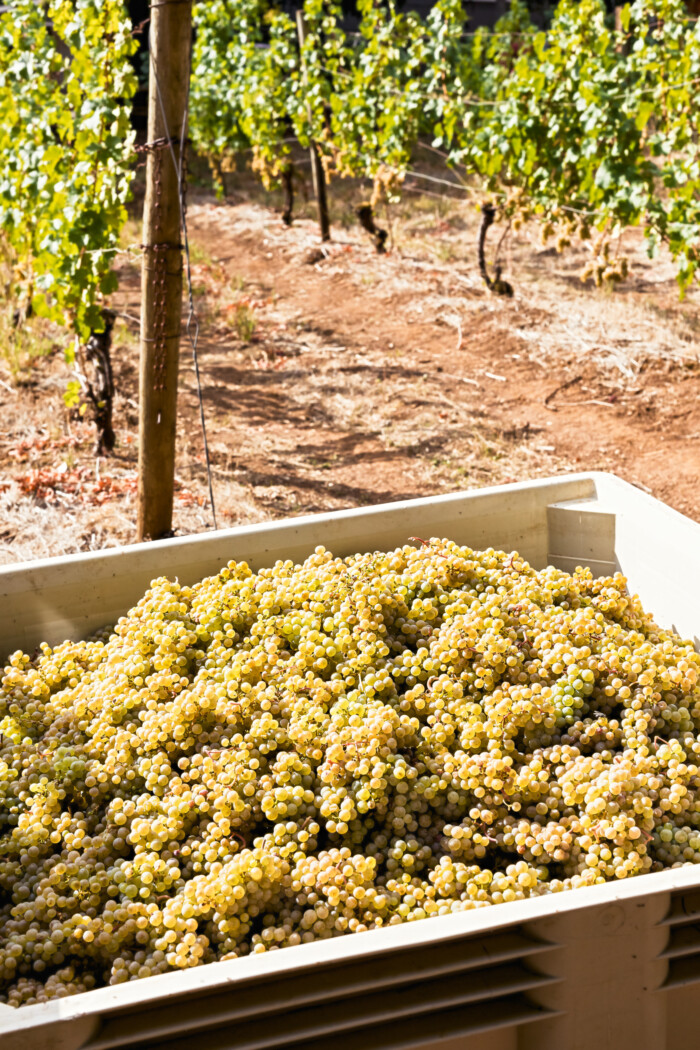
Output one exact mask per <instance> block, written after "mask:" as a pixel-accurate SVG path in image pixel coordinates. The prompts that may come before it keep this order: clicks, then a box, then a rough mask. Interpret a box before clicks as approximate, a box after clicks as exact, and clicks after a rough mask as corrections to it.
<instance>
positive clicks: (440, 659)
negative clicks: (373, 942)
mask: <svg viewBox="0 0 700 1050" xmlns="http://www.w3.org/2000/svg"><path fill="white" fill-rule="evenodd" d="M415 543H417V544H419V546H417V547H416V546H411V545H406V546H404V547H401V548H399V549H397V550H394V551H391V552H389V553H372V554H361V555H357V556H353V557H349V558H345V559H340V558H334V557H333V556H332V555H331V554H330V553H329V552H327V551H326V550H324V549H323V548H317V550H316V551H315V553H314V554H313V555H311V557H309V558H308V559H307V560H306V561H305V562H304V563H303V564H301V565H295V564H293V563H292V562H291V561H285V562H282V561H280V562H277V563H276V564H275V565H274V566H273V567H272V568H268V569H263V570H261V571H260V572H257V573H254V572H252V571H251V569H250V568H249V567H248V565H246V564H245V563H244V562H240V563H235V562H232V563H230V564H229V565H228V566H227V567H226V568H224V569H223V570H222V571H221V572H220V573H219V574H218V575H216V576H212V577H210V578H208V579H205V580H203V581H202V582H200V583H198V584H196V585H195V586H192V587H184V586H181V585H180V584H178V583H177V582H172V581H170V580H167V579H158V580H155V581H154V582H153V583H152V584H151V586H150V589H149V590H148V592H147V593H146V594H145V596H144V597H143V598H142V599H141V601H140V602H139V603H138V605H136V607H135V608H134V609H132V610H131V611H130V612H129V613H128V614H127V615H126V616H124V617H123V618H122V619H121V620H120V621H119V622H118V623H117V625H116V627H115V628H114V629H113V630H110V631H104V632H102V633H101V634H100V635H99V636H97V637H95V638H93V639H91V640H89V641H83V642H66V643H64V644H62V645H59V646H57V647H56V648H54V649H51V648H49V646H48V645H42V646H41V647H40V648H39V650H37V652H36V653H35V654H34V655H33V656H29V655H26V654H24V653H21V652H18V653H15V654H14V655H13V656H12V658H11V659H10V661H9V664H8V666H7V667H6V668H5V671H4V677H3V679H2V687H1V689H0V733H1V734H2V735H1V736H0V998H1V999H2V1001H3V1002H5V1003H9V1004H10V1005H12V1006H20V1005H22V1004H27V1003H36V1002H44V1001H46V1000H48V999H52V998H55V997H57V996H64V995H70V994H74V993H76V992H80V991H84V990H86V989H89V988H93V987H96V986H100V985H105V984H119V983H121V982H123V981H129V980H135V979H137V978H141V977H147V976H149V975H151V974H157V973H163V972H166V971H168V970H172V969H179V968H184V967H190V966H197V965H199V964H201V963H207V962H212V961H215V960H221V959H232V958H235V957H238V956H243V955H247V954H249V953H252V952H265V951H274V950H275V949H278V948H284V947H286V946H287V945H295V944H300V943H305V942H308V941H313V940H317V939H320V938H327V937H338V936H341V935H343V934H346V933H356V932H361V931H364V930H371V929H376V928H378V927H382V926H392V925H394V924H397V923H403V922H412V921H414V920H416V919H424V918H427V917H429V916H432V915H446V914H450V913H455V912H461V911H466V910H468V909H471V908H479V907H485V906H488V905H491V904H498V903H501V902H503V901H513V900H522V899H523V898H526V897H532V896H539V895H542V894H546V893H557V892H560V891H562V890H567V889H570V888H575V887H579V886H590V885H592V884H593V883H598V882H604V881H607V880H613V879H622V878H627V877H629V876H633V875H638V874H640V873H643V872H650V871H658V870H660V869H661V868H664V867H669V866H677V865H679V864H684V863H687V862H691V863H695V862H698V861H700V781H699V779H698V774H699V768H698V756H699V755H700V689H699V688H698V677H699V673H700V656H699V655H698V654H697V653H696V652H695V651H694V650H693V648H692V646H691V645H690V643H688V642H684V641H682V640H681V639H679V638H678V637H677V636H676V635H674V634H673V633H671V632H670V631H664V630H662V629H660V628H659V627H658V626H657V625H656V624H655V623H654V622H653V620H652V619H651V618H650V617H649V616H648V615H647V614H645V613H644V611H643V610H642V608H641V606H640V603H639V600H638V599H637V598H636V597H633V596H630V595H629V594H628V593H627V590H626V581H625V579H624V577H622V576H620V575H616V576H614V577H612V578H606V579H594V578H593V576H592V575H591V573H590V571H589V570H582V569H579V570H577V571H576V572H575V573H574V574H573V576H571V575H568V574H566V573H564V572H561V571H559V570H557V569H554V568H551V567H550V568H546V569H543V570H542V571H535V570H534V569H532V568H531V567H530V566H529V565H528V564H527V563H526V562H525V561H523V559H522V558H520V557H519V556H518V555H517V554H514V553H513V554H505V553H503V552H500V551H495V550H486V551H483V552H477V551H472V550H470V549H468V548H466V547H460V546H458V545H457V544H455V543H452V542H450V541H447V540H439V539H433V540H430V541H429V542H424V541H418V540H415Z"/></svg>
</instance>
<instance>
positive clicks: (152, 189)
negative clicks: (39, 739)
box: [137, 0, 192, 540]
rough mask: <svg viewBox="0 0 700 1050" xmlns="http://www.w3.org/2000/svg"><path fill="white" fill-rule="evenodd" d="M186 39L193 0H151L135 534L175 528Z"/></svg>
mask: <svg viewBox="0 0 700 1050" xmlns="http://www.w3.org/2000/svg"><path fill="white" fill-rule="evenodd" d="M191 46H192V3H191V0H180V2H178V3H168V2H166V3H163V0H160V2H157V3H153V5H152V7H151V37H150V55H151V66H150V82H149V98H148V144H147V146H146V147H145V152H146V154H147V161H146V199H145V202H144V210H143V245H142V248H143V269H142V278H141V360H140V371H139V467H138V521H137V533H138V538H139V539H140V540H143V539H147V538H150V539H154V540H155V539H159V538H161V537H163V536H167V535H169V534H170V533H171V531H172V518H173V491H174V485H175V432H176V421H177V383H178V358H179V351H180V325H181V319H182V275H183V269H182V245H181V242H180V232H181V213H180V185H179V179H178V167H179V165H180V148H181V142H182V143H184V138H185V136H184V134H183V129H184V124H185V120H186V111H187V97H188V93H189V79H190V49H191Z"/></svg>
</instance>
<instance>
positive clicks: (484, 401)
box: [0, 176, 700, 562]
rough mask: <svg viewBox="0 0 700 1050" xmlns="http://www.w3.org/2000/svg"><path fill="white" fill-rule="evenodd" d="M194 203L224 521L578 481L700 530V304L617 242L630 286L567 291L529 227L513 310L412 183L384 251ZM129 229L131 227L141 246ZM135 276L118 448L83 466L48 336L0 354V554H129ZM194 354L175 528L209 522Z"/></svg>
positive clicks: (85, 431) (260, 213) (127, 293)
mask: <svg viewBox="0 0 700 1050" xmlns="http://www.w3.org/2000/svg"><path fill="white" fill-rule="evenodd" d="M233 182H234V185H233V186H232V187H231V195H230V196H229V197H228V198H227V199H226V200H225V201H222V202H219V201H216V200H215V199H214V198H213V197H212V196H211V195H210V194H208V193H207V192H206V190H204V189H201V190H199V191H196V192H195V193H194V194H193V195H192V196H191V199H190V225H191V236H192V242H193V274H194V286H195V298H196V303H197V307H198V312H199V316H200V322H201V342H200V362H201V368H202V376H203V396H204V406H205V413H206V417H207V423H208V429H209V442H210V448H211V453H212V466H213V483H214V494H215V498H216V507H217V518H218V525H219V526H220V527H221V526H228V525H233V524H237V523H243V522H252V521H258V520H262V519H265V518H271V517H280V516H283V515H291V514H302V513H307V512H314V511H321V510H326V509H331V508H341V507H350V506H358V505H368V504H373V503H380V502H384V501H388V500H397V499H406V498H411V497H414V496H425V495H429V494H431V493H438V492H447V491H451V490H456V489H464V488H471V487H474V486H482V485H488V484H496V483H501V482H508V481H516V480H520V479H525V478H531V477H536V476H544V475H551V474H558V473H563V472H566V471H575V470H591V469H596V470H609V471H613V472H615V473H616V474H619V475H620V476H621V477H623V478H626V479H627V480H628V481H631V482H632V483H634V484H636V485H639V486H640V487H641V488H643V489H644V490H645V491H647V492H651V493H653V494H654V495H655V496H657V497H659V498H660V499H662V500H664V501H666V502H667V503H669V504H671V505H672V506H674V507H676V508H677V509H678V510H680V511H682V512H683V513H685V514H688V515H690V516H691V517H694V518H695V519H697V520H700V396H699V395H700V357H699V350H698V333H699V331H700V293H699V292H698V291H695V290H693V291H692V292H691V293H690V294H689V295H688V296H687V297H686V299H685V300H684V301H682V302H681V301H680V300H679V297H678V291H677V288H676V285H675V282H674V277H673V268H672V266H671V264H670V261H669V260H668V259H665V258H663V257H661V258H659V259H657V260H653V261H651V260H649V259H647V258H646V256H645V254H644V251H643V246H642V243H641V238H638V237H637V236H636V235H635V234H634V233H633V234H627V235H626V242H627V243H626V245H625V247H626V250H627V252H628V253H629V257H630V261H631V274H630V277H629V278H628V280H627V281H626V282H625V283H624V284H623V285H621V286H619V287H618V288H616V289H615V290H613V291H610V290H608V291H606V290H599V289H596V288H594V287H592V286H591V285H586V286H584V285H583V284H582V283H581V281H580V280H579V278H578V272H579V271H580V269H581V268H582V265H583V264H584V262H585V259H586V253H587V251H588V248H587V247H586V246H585V245H580V246H578V247H577V248H572V249H569V250H568V251H567V252H566V253H564V254H563V255H559V254H557V253H556V251H554V250H553V249H551V248H549V247H543V246H542V245H541V244H540V243H539V240H538V235H537V232H536V231H535V230H534V229H532V230H531V229H528V228H524V229H523V230H521V231H520V232H519V233H518V234H517V236H514V237H513V238H511V239H510V240H509V242H508V243H507V246H506V260H507V263H508V276H509V279H510V280H511V282H512V284H513V285H514V287H515V295H514V297H513V298H512V299H503V298H500V297H496V296H493V295H491V294H490V293H489V292H488V291H487V290H486V289H485V288H484V286H483V285H482V283H481V281H480V278H479V275H478V271H477V268H476V236H477V227H478V219H479V216H478V212H477V210H476V207H475V202H474V201H473V200H472V199H470V197H469V195H468V194H466V195H463V196H460V195H458V194H457V193H454V194H451V193H450V191H447V190H445V191H444V192H446V193H447V194H448V196H447V197H441V196H433V195H431V193H430V192H425V188H424V187H425V184H424V183H421V184H418V183H417V182H414V183H409V184H407V186H406V190H407V192H406V193H405V195H404V200H403V203H402V204H400V205H398V206H394V207H393V208H392V210H391V212H390V213H389V216H388V220H389V224H390V226H391V233H392V238H391V242H392V249H391V251H390V252H389V253H388V254H387V255H384V256H379V255H377V254H376V253H375V252H374V249H373V247H372V245H371V243H370V242H369V240H368V238H367V235H366V234H364V233H363V232H362V230H361V229H359V227H358V226H357V225H355V224H354V223H352V221H351V220H352V209H351V207H350V202H349V200H348V197H347V195H345V196H341V195H340V194H338V195H337V196H336V199H335V204H334V220H335V224H334V233H333V240H332V242H331V243H330V244H329V245H328V246H327V247H325V248H324V249H323V250H321V249H320V247H319V242H318V237H317V231H316V226H315V223H314V221H313V218H312V204H311V202H307V203H306V204H304V205H303V206H302V209H301V213H300V215H299V217H298V218H297V219H296V221H295V222H294V224H293V226H292V227H291V228H287V227H285V226H283V224H282V222H281V220H280V217H279V210H278V208H276V205H278V201H277V200H276V199H275V198H274V197H272V198H268V199H264V198H263V195H262V193H261V191H259V190H257V189H255V188H254V187H253V185H252V183H250V182H249V180H248V179H247V177H245V176H237V177H236V178H235V179H234V180H233ZM138 239H140V238H139V235H138V227H137V226H136V225H135V224H134V225H133V228H132V229H130V230H129V231H127V238H126V241H125V246H126V245H127V244H128V241H129V240H133V241H137V240H138ZM139 266H140V259H139V258H138V256H137V255H136V254H134V253H129V252H125V254H123V255H121V256H120V258H119V263H118V269H119V273H120V278H121V288H120V291H119V293H118V294H117V295H116V296H115V298H114V302H113V305H114V306H115V307H116V308H117V309H118V310H119V311H120V313H121V314H122V315H123V316H122V318H121V320H120V322H119V325H118V327H117V329H116V333H115V344H114V351H113V357H114V366H115V373H116V381H117V391H118V393H117V399H116V406H115V407H116V417H115V418H116V428H117V434H118V445H117V449H116V450H115V453H114V455H113V456H112V457H110V458H109V459H105V458H102V459H100V460H97V461H96V460H95V458H94V455H93V452H92V447H93V432H92V427H91V425H90V423H89V422H88V421H87V417H86V418H85V419H83V420H81V419H80V418H78V417H77V416H76V415H75V413H73V414H72V415H71V413H69V412H68V411H67V410H66V409H65V408H64V407H63V403H62V393H63V390H64V389H65V384H66V381H67V378H68V373H67V369H66V366H65V364H64V363H63V359H62V348H63V343H62V340H63V339H64V338H65V337H64V336H63V335H62V334H61V333H59V332H55V333H49V332H46V331H42V332H40V333H39V334H38V335H37V336H36V340H37V342H36V344H35V345H36V346H41V348H43V349H45V350H48V352H47V353H44V354H40V355H37V354H36V353H34V355H32V354H31V353H28V352H26V351H24V352H22V351H19V350H13V351H10V350H7V351H6V354H5V357H4V359H0V399H1V401H2V418H3V422H4V426H3V428H2V434H1V435H0V508H1V509H2V519H0V561H5V562H15V561H18V560H22V559H28V558H33V557H42V556H47V555H50V554H58V553H63V552H69V551H75V550H81V549H91V548H96V547H101V546H105V545H109V544H114V543H124V542H130V541H131V540H133V538H134V520H135V476H136V475H135V468H136V454H137V404H136V398H137V360H138V320H137V318H138V314H139V287H140V281H139ZM202 453H203V446H202V438H201V431H200V428H199V418H198V403H197V397H196V393H195V386H194V377H193V370H192V362H191V356H190V354H189V350H188V346H187V344H186V342H183V346H182V360H181V395H180V425H179V448H178V464H177V476H178V490H177V494H176V505H175V528H176V531H177V532H180V533H183V532H193V531H200V530H202V529H205V528H207V527H210V526H211V523H212V518H211V511H210V508H209V506H208V503H207V486H206V472H205V468H204V460H203V454H202Z"/></svg>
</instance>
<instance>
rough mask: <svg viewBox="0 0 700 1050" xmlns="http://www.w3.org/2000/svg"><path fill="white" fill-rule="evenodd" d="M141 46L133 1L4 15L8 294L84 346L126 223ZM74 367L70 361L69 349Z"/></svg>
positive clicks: (78, 0) (0, 63) (1, 147)
mask: <svg viewBox="0 0 700 1050" xmlns="http://www.w3.org/2000/svg"><path fill="white" fill-rule="evenodd" d="M134 50H135V43H134V39H133V37H132V35H131V31H130V23H129V21H128V18H127V17H126V15H125V10H124V4H123V2H122V0H74V2H71V3H65V2H63V0H45V2H42V3H37V2H36V0H13V3H12V4H11V5H10V10H8V11H5V12H4V13H3V14H1V15H0V158H1V160H2V163H1V165H0V167H1V171H2V174H1V175H0V221H1V222H2V228H3V234H2V251H3V255H4V257H5V262H6V264H7V266H8V267H9V272H10V280H9V288H8V291H9V293H10V296H11V297H12V299H13V300H14V301H15V302H19V303H22V304H23V310H24V312H25V313H27V312H30V311H32V312H35V313H37V314H40V315H42V316H44V317H48V318H50V319H51V320H53V321H56V322H57V323H59V324H61V325H64V326H66V327H67V328H69V329H70V330H72V331H73V332H74V333H75V335H76V337H77V339H78V340H79V342H82V343H84V342H85V341H86V340H87V339H88V337H89V335H90V333H91V332H93V331H101V330H102V328H103V326H104V322H103V318H102V313H101V305H102V302H103V300H104V297H105V296H106V295H107V294H109V293H110V292H112V291H113V290H114V288H115V285H116V279H115V276H114V274H113V273H112V271H111V265H112V262H113V260H114V253H115V250H116V249H117V247H118V243H119V235H120V232H121V229H122V226H123V223H124V221H125V219H126V210H125V204H126V201H127V199H128V194H129V188H130V182H131V177H132V168H133V153H132V140H133V137H132V133H131V130H130V110H129V99H130V98H131V97H132V95H133V93H134V91H135V89H136V78H135V76H134V73H133V70H132V67H131V63H130V61H129V59H130V56H131V55H132V54H133V53H134ZM69 359H71V360H72V358H71V357H70V352H69Z"/></svg>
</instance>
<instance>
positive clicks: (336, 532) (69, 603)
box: [0, 473, 700, 1050]
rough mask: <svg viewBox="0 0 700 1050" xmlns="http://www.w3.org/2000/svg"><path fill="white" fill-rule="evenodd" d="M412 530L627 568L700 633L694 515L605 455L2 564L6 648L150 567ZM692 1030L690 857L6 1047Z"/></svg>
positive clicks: (350, 1048)
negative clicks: (351, 505)
mask: <svg viewBox="0 0 700 1050" xmlns="http://www.w3.org/2000/svg"><path fill="white" fill-rule="evenodd" d="M412 535H418V536H423V537H429V536H445V537H449V538H451V539H454V540H456V541H458V542H460V543H464V544H468V545H470V546H472V547H476V548H484V547H496V548H504V549H505V550H508V551H509V550H512V549H517V550H518V551H519V552H520V553H521V554H522V555H523V556H524V557H525V558H527V559H528V560H529V561H531V562H532V564H533V565H534V566H535V567H541V566H543V565H545V564H546V563H548V562H549V563H552V564H554V565H556V566H558V567H560V568H563V569H567V570H571V569H573V568H574V567H575V566H576V565H578V564H583V565H589V566H590V567H591V568H592V569H593V570H594V572H596V573H597V574H608V573H609V572H611V571H614V570H616V569H618V568H619V569H621V570H622V571H623V572H624V573H625V574H626V575H627V576H628V578H629V584H630V588H631V590H633V591H636V592H637V593H638V594H639V595H640V597H641V598H642V601H643V603H644V605H645V608H646V609H647V610H648V611H650V612H651V613H652V614H653V615H654V616H655V618H656V620H657V621H658V622H659V623H661V624H662V625H663V626H673V627H674V628H675V629H676V630H677V631H678V632H679V633H680V634H681V635H682V636H683V637H686V638H691V639H693V641H694V643H695V645H696V646H697V645H698V635H699V634H700V597H699V596H700V525H697V524H695V523H694V522H692V521H690V520H688V519H687V518H684V517H683V516H682V515H680V514H678V513H676V512H675V511H673V510H670V509H669V508H668V507H666V506H664V505H663V504H661V503H659V502H658V501H657V500H654V499H652V498H650V497H649V496H646V495H644V494H643V493H642V492H640V491H639V490H638V489H636V488H633V487H632V486H630V485H628V484H626V483H624V482H622V481H620V480H618V479H617V478H615V477H614V476H612V475H609V474H597V473H591V474H577V475H568V476H565V477H560V478H553V479H547V480H542V481H533V482H526V483H522V484H516V485H504V486H500V487H498V488H491V489H482V490H479V491H476V492H467V493H456V494H454V495H448V496H439V497H436V498H433V499H421V500H412V501H408V502H404V503H394V504H389V505H384V506H381V507H373V508H371V509H361V510H349V511H343V512H339V513H332V514H324V515H318V516H313V517H304V518H294V519H290V520H286V521H280V522H273V523H269V524H263V525H252V526H244V527H242V528H236V529H230V530H226V531H220V532H216V533H209V534H207V535H203V536H193V537H187V538H184V539H174V540H166V541H163V542H161V543H155V544H143V545H138V546H133V547H129V548H126V549H114V550H107V551H103V552H98V553H89V554H81V555H75V556H72V557H66V558H52V559H48V560H45V561H40V562H34V563H31V564H27V565H20V566H9V567H4V568H2V569H0V655H1V656H4V655H6V653H8V652H10V651H12V650H14V649H16V648H19V647H21V648H24V649H27V648H29V649H33V648H34V647H35V646H36V645H37V643H39V642H40V641H42V640H46V641H48V642H54V643H55V642H58V641H61V640H63V639H64V638H66V637H73V638H78V637H80V636H83V635H86V634H88V633H89V632H91V631H92V630H93V629H95V628H97V627H99V626H102V625H104V624H105V623H110V622H114V620H115V619H116V618H117V617H118V616H119V615H120V614H121V613H123V612H125V611H126V610H127V609H128V608H129V607H130V606H131V605H132V604H133V603H134V602H135V601H136V600H137V599H138V598H139V596H140V595H141V594H142V593H143V591H144V590H145V588H146V587H147V586H148V583H149V581H150V580H151V579H153V578H154V577H156V576H160V575H176V576H178V577H179V579H180V580H181V581H183V582H193V581H194V580H197V579H199V578H201V577H203V576H205V575H209V574H211V573H214V572H216V571H217V570H218V569H219V568H220V567H221V565H223V564H224V563H225V562H227V561H228V560H230V559H231V558H236V559H245V560H247V561H248V562H249V563H250V564H251V565H252V567H254V568H256V567H262V566H264V565H267V564H271V563H272V562H274V561H275V560H276V559H277V558H294V559H302V558H303V557H304V556H306V555H307V554H308V553H310V552H311V551H312V550H313V548H314V547H315V546H316V545H317V544H319V543H322V544H324V545H325V546H326V547H328V548H329V549H330V550H332V551H333V552H334V554H338V555H345V554H351V553H353V552H356V551H362V550H381V549H390V548H392V547H395V546H398V545H401V544H403V543H405V542H406V541H407V538H408V537H409V536H412ZM698 1045H700V867H691V866H688V867H683V868H678V869H674V870H669V871H665V872H661V873H659V874H653V875H644V876H640V877H638V878H634V879H631V880H629V881H623V882H618V883H608V884H606V885H601V886H594V887H591V888H589V889H583V890H577V891H572V892H569V893H561V894H556V895H552V896H550V897H541V898H535V899H532V900H525V901H518V902H514V903H511V904H501V905H497V906H495V907H492V908H484V909H479V910H477V911H472V912H465V913H462V914H459V915H454V916H444V917H440V918H432V919H428V920H424V921H422V922H417V923H411V924H407V925H404V926H394V927H390V928H386V929H383V930H373V931H370V932H368V933H363V934H360V935H357V936H348V937H343V938H338V939H334V940H327V941H320V942H316V943H312V944H305V945H300V946H298V947H295V948H289V949H284V950H283V951H279V952H273V953H270V954H264V955H258V956H253V957H247V958H244V959H238V960H232V961H230V962H220V963H211V964H209V965H207V966H201V967H198V968H196V969H192V970H186V971H184V972H174V973H172V974H163V975H161V976H157V977H152V978H149V979H147V980H144V981H136V982H132V983H127V984H123V985H119V986H116V987H109V988H102V989H97V990H95V991H92V992H88V993H85V994H83V995H78V996H74V997H72V998H68V999H62V1000H57V1001H54V1002H50V1003H46V1004H44V1005H38V1006H28V1007H24V1008H22V1009H20V1010H12V1009H10V1008H9V1007H2V1006H0V1047H2V1050H79V1048H81V1050H116V1048H130V1050H186V1048H187V1050H189V1048H194V1050H281V1048H283V1047H284V1048H287V1047H289V1048H292V1050H293V1048H297V1050H399V1048H404V1047H406V1048H408V1047H414V1048H416V1050H438V1048H440V1050H584V1048H585V1050H592V1048H593V1050H676V1048H680V1047H689V1048H692V1047H696V1046H698Z"/></svg>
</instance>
